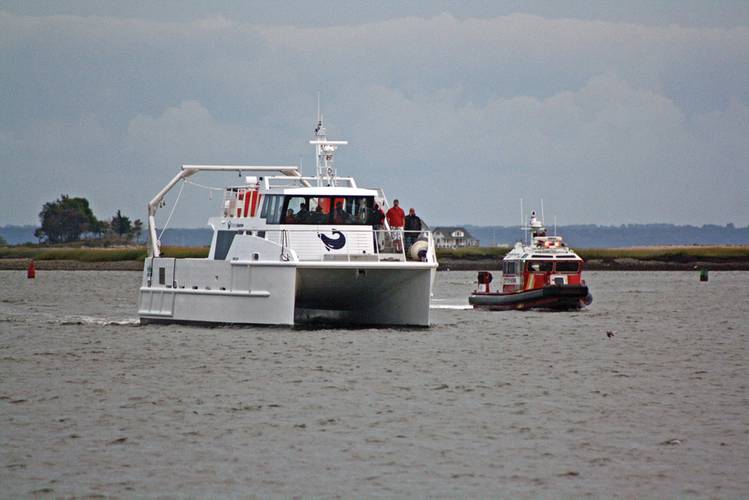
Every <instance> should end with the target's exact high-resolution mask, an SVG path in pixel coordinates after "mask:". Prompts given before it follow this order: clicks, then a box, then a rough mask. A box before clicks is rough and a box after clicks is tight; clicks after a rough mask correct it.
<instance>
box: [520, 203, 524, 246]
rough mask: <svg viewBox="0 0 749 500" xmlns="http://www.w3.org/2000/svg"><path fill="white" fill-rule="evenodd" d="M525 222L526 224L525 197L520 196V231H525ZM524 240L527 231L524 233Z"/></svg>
mask: <svg viewBox="0 0 749 500" xmlns="http://www.w3.org/2000/svg"><path fill="white" fill-rule="evenodd" d="M523 224H525V214H524V213H523V199H522V198H520V231H523ZM523 241H525V233H523Z"/></svg>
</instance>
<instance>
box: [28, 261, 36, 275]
mask: <svg viewBox="0 0 749 500" xmlns="http://www.w3.org/2000/svg"><path fill="white" fill-rule="evenodd" d="M26 277H27V278H28V279H34V278H36V265H35V264H34V259H31V261H30V262H29V268H28V269H27V270H26Z"/></svg>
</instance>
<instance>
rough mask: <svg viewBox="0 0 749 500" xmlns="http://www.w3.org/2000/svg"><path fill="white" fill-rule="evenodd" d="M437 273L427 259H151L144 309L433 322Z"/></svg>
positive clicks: (271, 321) (170, 314)
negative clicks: (434, 276) (431, 303)
mask: <svg viewBox="0 0 749 500" xmlns="http://www.w3.org/2000/svg"><path fill="white" fill-rule="evenodd" d="M149 267H150V269H151V271H150V272H149ZM432 274H433V267H430V266H428V265H423V264H421V263H380V262H361V263H351V262H341V263H314V264H312V263H299V262H252V263H241V262H227V261H211V260H204V259H167V258H156V259H151V258H149V259H147V260H146V265H145V269H144V273H143V283H142V286H141V289H140V297H139V311H138V312H139V316H140V320H141V322H142V323H188V324H234V325H298V324H309V323H313V324H314V323H318V324H319V323H322V324H326V325H327V324H331V325H375V326H429V321H430V309H429V296H430V291H431V284H432Z"/></svg>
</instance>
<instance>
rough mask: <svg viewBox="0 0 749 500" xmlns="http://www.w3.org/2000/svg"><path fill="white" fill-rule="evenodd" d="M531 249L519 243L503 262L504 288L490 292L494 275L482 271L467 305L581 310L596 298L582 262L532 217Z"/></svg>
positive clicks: (501, 309) (560, 239) (497, 307)
mask: <svg viewBox="0 0 749 500" xmlns="http://www.w3.org/2000/svg"><path fill="white" fill-rule="evenodd" d="M525 229H526V230H528V231H530V233H531V243H530V245H523V243H521V242H518V243H516V244H515V247H514V248H513V249H512V250H511V251H510V252H509V253H508V254H507V255H505V257H504V259H502V286H501V289H497V290H496V291H492V290H491V282H492V275H491V273H489V272H487V271H481V272H480V273H479V275H478V287H477V289H476V291H474V292H473V293H472V294H471V296H470V297H468V302H469V303H470V304H471V305H472V306H473V307H474V308H475V309H489V310H495V311H503V310H507V309H520V310H525V309H531V308H538V309H553V310H569V309H580V308H581V307H583V306H586V305H589V304H590V303H591V302H592V301H593V297H592V296H591V295H590V292H589V291H588V287H587V285H586V284H585V280H583V279H582V275H581V274H582V269H583V259H581V258H580V256H579V255H577V254H576V253H575V252H574V251H572V249H570V248H569V247H567V246H566V245H565V244H564V242H563V241H562V237H561V236H556V235H555V236H547V235H546V228H545V227H544V225H543V222H541V221H539V220H538V219H537V218H536V212H532V213H531V219H530V224H529V227H527V228H525Z"/></svg>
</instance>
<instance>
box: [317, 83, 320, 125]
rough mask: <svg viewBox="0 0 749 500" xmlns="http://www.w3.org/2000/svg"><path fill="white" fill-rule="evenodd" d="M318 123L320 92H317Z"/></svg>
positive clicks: (318, 119) (318, 117)
mask: <svg viewBox="0 0 749 500" xmlns="http://www.w3.org/2000/svg"><path fill="white" fill-rule="evenodd" d="M317 121H318V123H319V122H320V91H319V90H318V91H317Z"/></svg>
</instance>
